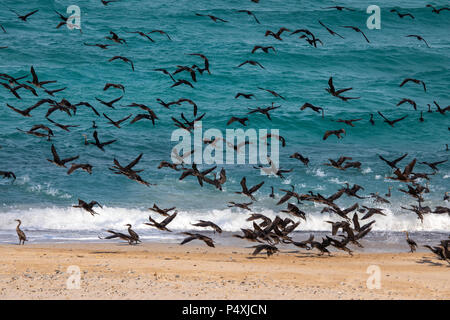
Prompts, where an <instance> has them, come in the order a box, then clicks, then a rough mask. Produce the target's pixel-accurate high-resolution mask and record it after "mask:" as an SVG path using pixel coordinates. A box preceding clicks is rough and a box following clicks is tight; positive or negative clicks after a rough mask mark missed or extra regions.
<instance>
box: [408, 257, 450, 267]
mask: <svg viewBox="0 0 450 320" xmlns="http://www.w3.org/2000/svg"><path fill="white" fill-rule="evenodd" d="M416 263H420V264H428V265H430V266H434V267H443V266H447V267H450V264H444V263H441V262H435V261H432V260H430V259H428V258H422V259H421V260H418V261H416Z"/></svg>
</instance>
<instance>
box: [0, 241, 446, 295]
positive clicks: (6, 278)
mask: <svg viewBox="0 0 450 320" xmlns="http://www.w3.org/2000/svg"><path fill="white" fill-rule="evenodd" d="M249 246H250V244H249ZM251 252H252V249H249V248H235V247H229V246H218V247H217V248H215V249H213V248H208V247H204V246H198V245H195V244H191V245H185V246H179V245H176V244H154V243H148V244H142V245H138V246H128V245H126V244H118V243H111V244H109V243H108V244H105V243H83V244H80V243H75V244H68V243H66V244H53V243H52V244H27V245H25V246H18V245H12V244H11V245H0V253H1V257H2V263H1V265H0V299H449V298H450V265H449V264H448V263H447V262H445V261H440V260H437V259H436V258H435V257H434V256H433V255H432V254H431V253H423V252H420V253H414V254H410V253H354V256H349V255H347V254H346V253H333V255H332V256H331V257H328V256H318V255H317V254H315V253H312V252H311V251H310V252H308V251H304V250H302V251H296V250H290V249H284V250H283V249H282V251H281V253H279V254H276V255H274V256H272V257H270V258H267V257H266V256H265V255H262V254H261V255H258V256H255V257H254V256H251ZM70 266H72V267H70ZM370 266H372V267H371V268H370V269H371V270H379V271H380V277H379V280H380V281H379V284H380V285H381V288H379V289H377V288H376V284H377V283H378V282H376V281H369V287H370V288H368V286H367V281H368V278H369V277H371V274H369V273H367V269H368V268H369V267H370ZM374 266H375V267H374ZM68 268H69V269H68ZM78 268H79V269H78ZM378 268H379V269H378ZM71 270H74V271H71ZM77 270H79V271H80V277H79V279H80V281H79V287H78V286H77V284H78V282H77V280H76V279H77V274H76V271H77ZM374 277H376V276H374V275H372V278H371V279H374ZM73 279H75V281H70V280H73ZM68 280H69V281H68ZM68 282H69V286H68V285H67V283H68Z"/></svg>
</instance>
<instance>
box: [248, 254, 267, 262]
mask: <svg viewBox="0 0 450 320" xmlns="http://www.w3.org/2000/svg"><path fill="white" fill-rule="evenodd" d="M262 254H264V253H262ZM246 258H247V259H249V260H254V259H267V257H262V256H261V257H256V256H250V257H246Z"/></svg>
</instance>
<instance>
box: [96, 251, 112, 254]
mask: <svg viewBox="0 0 450 320" xmlns="http://www.w3.org/2000/svg"><path fill="white" fill-rule="evenodd" d="M89 253H90V254H116V253H120V252H119V251H92V252H89Z"/></svg>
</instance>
